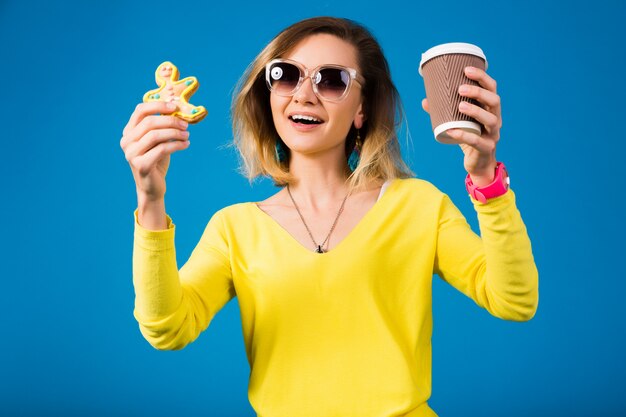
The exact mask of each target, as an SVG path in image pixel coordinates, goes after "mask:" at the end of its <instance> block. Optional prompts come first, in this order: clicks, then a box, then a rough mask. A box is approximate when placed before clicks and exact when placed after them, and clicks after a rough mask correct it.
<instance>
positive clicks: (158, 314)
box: [133, 178, 538, 417]
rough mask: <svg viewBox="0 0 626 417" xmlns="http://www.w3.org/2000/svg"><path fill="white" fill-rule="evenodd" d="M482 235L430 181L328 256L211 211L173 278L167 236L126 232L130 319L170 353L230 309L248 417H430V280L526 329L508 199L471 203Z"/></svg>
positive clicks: (527, 306) (240, 213)
mask: <svg viewBox="0 0 626 417" xmlns="http://www.w3.org/2000/svg"><path fill="white" fill-rule="evenodd" d="M472 201H473V203H474V207H475V209H476V211H477V213H478V220H479V223H480V231H481V236H482V239H481V237H479V236H477V235H476V234H475V233H474V232H473V231H472V230H471V229H470V227H469V225H468V224H467V222H466V220H465V218H464V217H463V215H462V214H461V212H460V211H459V210H458V209H457V208H456V207H455V206H454V205H453V203H452V202H451V201H450V199H449V198H448V197H447V196H446V195H445V194H443V193H442V192H441V191H439V190H438V189H437V188H435V187H434V186H433V185H431V184H430V183H428V182H426V181H423V180H419V179H415V178H411V179H395V180H393V181H392V182H391V184H390V186H389V187H388V189H387V191H386V192H385V193H384V194H383V195H382V197H381V199H380V200H379V201H377V202H376V204H375V205H374V206H373V207H372V209H371V210H370V211H369V212H368V213H367V214H366V215H365V216H364V217H363V219H362V220H361V221H360V223H359V224H358V225H357V226H356V227H355V228H354V229H353V230H352V231H351V232H350V234H349V235H348V236H347V237H346V238H345V239H344V240H343V241H341V242H340V243H339V244H338V245H337V246H336V247H335V248H334V249H332V250H330V251H329V252H327V253H323V254H319V253H315V252H313V251H312V250H310V249H308V248H305V247H303V246H302V245H301V244H300V243H299V242H298V241H296V240H295V239H294V238H293V237H292V236H291V235H290V234H289V233H288V232H287V231H286V230H285V229H283V228H282V227H281V226H280V225H279V224H278V223H277V222H276V221H274V220H273V219H272V218H271V217H270V216H269V215H268V214H266V213H265V212H263V211H262V210H261V209H260V208H259V207H258V206H257V205H256V204H255V203H254V202H246V203H239V204H234V205H231V206H228V207H226V208H224V209H221V210H219V211H218V212H216V213H215V214H214V215H213V217H212V218H211V220H210V221H209V223H208V225H207V227H206V229H205V231H204V233H203V235H202V238H201V239H200V242H199V243H198V245H197V247H196V248H195V249H194V251H193V253H192V254H191V256H190V258H189V260H188V261H187V262H186V263H185V265H184V266H183V267H182V268H181V269H180V271H179V270H178V268H177V265H176V257H175V248H174V230H175V229H174V225H173V224H172V222H171V219H170V218H168V229H167V230H163V231H149V230H147V229H144V228H142V227H141V226H140V225H139V224H138V223H137V222H136V211H135V241H134V253H133V282H134V286H135V293H136V300H135V302H136V304H135V312H134V315H135V318H136V319H137V321H138V322H139V326H140V330H141V332H142V334H143V335H144V337H145V338H146V339H147V340H148V342H150V344H152V345H153V346H154V347H155V348H157V349H181V348H183V347H184V346H185V345H187V344H188V343H190V342H192V341H193V340H195V339H196V337H197V336H198V335H199V334H200V332H202V331H203V330H205V329H206V328H207V327H208V325H209V323H210V321H211V319H212V318H213V317H214V316H215V314H216V313H217V312H218V311H219V310H220V309H221V308H222V307H223V306H224V305H225V304H226V303H227V302H228V301H229V300H230V299H232V298H233V297H235V296H237V297H238V299H239V307H240V310H241V319H242V325H243V333H244V334H243V336H244V341H245V345H246V353H247V357H248V361H249V363H250V368H251V374H250V381H249V388H248V394H249V400H250V404H251V405H252V407H253V408H254V410H255V411H256V412H257V415H258V416H259V417H349V416H354V417H369V416H371V417H386V416H410V417H417V416H436V414H435V413H434V412H433V411H432V410H431V409H430V408H429V406H428V404H427V400H428V398H429V397H430V393H431V335H432V311H431V305H432V299H431V298H432V297H431V286H432V282H431V280H432V276H433V273H436V274H438V275H439V276H440V277H441V278H443V279H444V280H445V281H447V282H448V283H450V284H451V285H453V286H454V287H455V288H457V289H458V290H459V291H461V292H462V293H463V294H465V295H467V296H468V297H471V298H472V299H473V300H474V301H475V302H476V303H477V304H478V305H479V306H480V307H483V308H485V309H487V310H488V311H489V312H490V313H491V314H492V315H494V316H496V317H499V318H502V319H505V320H516V321H523V320H529V319H531V318H532V317H533V315H534V314H535V311H536V309H537V303H538V275H537V269H536V267H535V264H534V260H533V255H532V251H531V244H530V241H529V239H528V235H527V232H526V228H525V226H524V223H523V222H522V219H521V216H520V214H519V211H518V210H517V208H516V206H515V195H514V193H513V191H511V190H509V191H508V192H507V193H506V194H505V195H503V196H500V197H498V198H495V199H492V200H490V201H488V202H487V203H485V204H482V203H479V202H477V201H475V200H472Z"/></svg>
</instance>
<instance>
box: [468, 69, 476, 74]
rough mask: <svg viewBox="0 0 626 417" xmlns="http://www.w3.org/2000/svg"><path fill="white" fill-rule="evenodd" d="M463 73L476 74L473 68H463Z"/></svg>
mask: <svg viewBox="0 0 626 417" xmlns="http://www.w3.org/2000/svg"><path fill="white" fill-rule="evenodd" d="M465 72H467V73H468V74H473V73H475V72H476V70H475V69H474V67H465Z"/></svg>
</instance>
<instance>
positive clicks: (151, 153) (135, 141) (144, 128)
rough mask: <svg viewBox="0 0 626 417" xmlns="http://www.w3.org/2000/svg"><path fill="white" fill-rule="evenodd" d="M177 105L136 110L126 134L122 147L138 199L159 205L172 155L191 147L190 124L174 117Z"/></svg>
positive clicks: (154, 104)
mask: <svg viewBox="0 0 626 417" xmlns="http://www.w3.org/2000/svg"><path fill="white" fill-rule="evenodd" d="M175 109H176V105H175V104H173V103H165V102H160V101H155V102H150V103H141V104H138V105H137V107H136V108H135V111H134V112H133V114H132V115H131V116H130V120H129V121H128V124H126V127H125V128H124V131H123V136H122V140H121V141H120V146H121V147H122V149H123V150H124V155H125V156H126V160H127V161H128V163H129V164H130V169H131V171H132V173H133V177H134V179H135V185H136V187H137V198H138V200H140V201H143V202H156V201H160V200H163V199H164V197H165V175H166V174H167V170H168V168H169V165H170V155H171V154H172V153H174V152H176V151H180V150H183V149H187V148H188V147H189V132H188V131H187V126H188V124H187V122H185V121H184V120H181V119H179V118H177V117H174V116H166V115H160V116H159V115H155V113H160V114H163V113H172V112H173V111H174V110H175Z"/></svg>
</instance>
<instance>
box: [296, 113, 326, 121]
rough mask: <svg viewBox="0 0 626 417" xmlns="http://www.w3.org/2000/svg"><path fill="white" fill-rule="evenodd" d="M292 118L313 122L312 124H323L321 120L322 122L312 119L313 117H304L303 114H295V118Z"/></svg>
mask: <svg viewBox="0 0 626 417" xmlns="http://www.w3.org/2000/svg"><path fill="white" fill-rule="evenodd" d="M291 118H292V119H293V120H298V119H300V120H308V121H311V122H321V120H320V119H318V118H316V117H312V116H304V115H302V114H294V115H293V116H291Z"/></svg>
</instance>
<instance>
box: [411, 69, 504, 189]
mask: <svg viewBox="0 0 626 417" xmlns="http://www.w3.org/2000/svg"><path fill="white" fill-rule="evenodd" d="M465 74H466V75H467V77H468V78H470V79H472V80H475V81H477V82H478V84H480V86H476V85H468V84H463V85H461V86H460V87H459V94H460V95H461V96H462V97H467V98H472V99H475V100H477V101H478V102H480V103H481V104H482V108H481V107H479V106H476V105H474V104H471V103H469V102H466V101H462V102H461V103H460V104H459V111H460V112H461V113H464V114H466V115H468V116H471V117H473V118H474V119H476V120H477V121H478V122H479V123H481V124H482V125H483V126H484V129H483V132H482V135H477V134H475V133H470V132H466V131H464V130H461V129H450V130H448V131H447V133H448V134H449V135H450V136H452V137H453V138H454V139H456V140H458V141H459V146H460V147H461V149H462V150H463V153H464V154H465V158H464V161H463V164H464V166H465V170H466V171H467V172H468V173H469V174H470V176H471V178H472V182H473V183H474V184H475V185H478V186H482V185H487V184H490V183H491V182H492V181H493V179H494V176H495V168H496V163H497V161H496V144H497V143H498V140H499V139H500V128H501V127H502V109H501V106H500V96H499V95H498V94H497V93H496V80H494V79H493V78H491V77H490V76H489V75H487V73H486V72H485V71H483V70H482V69H480V68H475V67H466V68H465ZM464 88H465V89H464ZM422 106H423V107H424V110H426V111H428V101H427V100H426V99H424V101H423V102H422Z"/></svg>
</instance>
